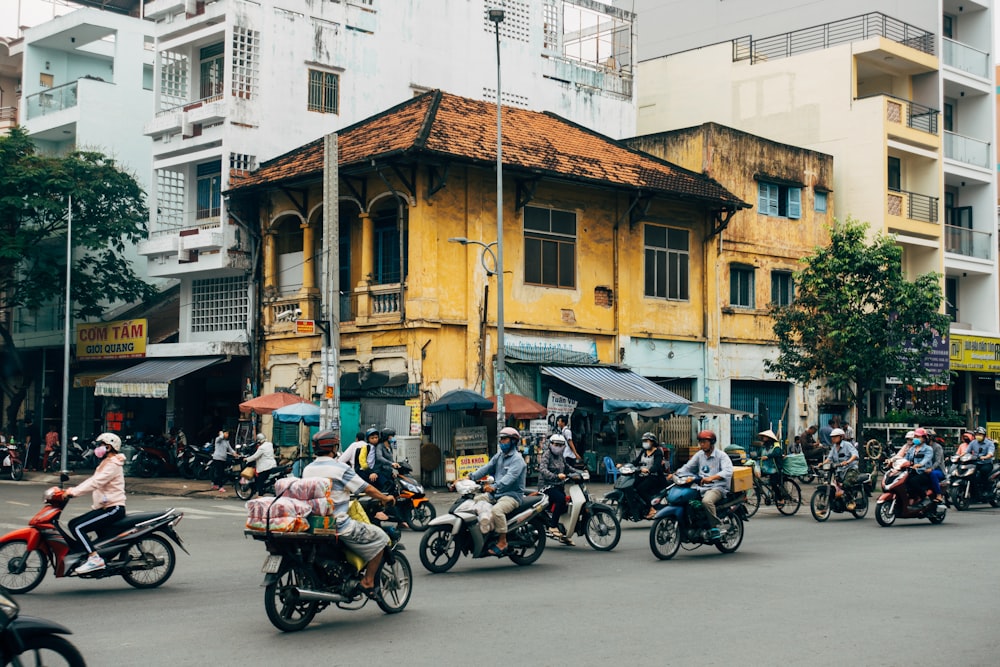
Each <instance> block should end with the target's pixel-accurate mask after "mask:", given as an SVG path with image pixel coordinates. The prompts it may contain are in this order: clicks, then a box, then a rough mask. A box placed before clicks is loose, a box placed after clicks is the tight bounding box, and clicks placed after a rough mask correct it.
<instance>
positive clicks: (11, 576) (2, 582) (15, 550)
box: [0, 540, 49, 593]
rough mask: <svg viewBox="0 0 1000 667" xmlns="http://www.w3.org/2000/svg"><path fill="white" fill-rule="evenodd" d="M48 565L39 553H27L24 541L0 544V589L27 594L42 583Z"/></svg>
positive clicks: (26, 544)
mask: <svg viewBox="0 0 1000 667" xmlns="http://www.w3.org/2000/svg"><path fill="white" fill-rule="evenodd" d="M48 568H49V564H48V561H46V560H45V557H44V556H43V555H42V552H40V551H28V543H27V542H26V541H25V540H14V541H12V542H7V543H6V544H0V589H6V590H8V591H10V592H11V593H27V592H28V591H31V590H33V589H34V588H35V587H36V586H38V584H40V583H42V579H44V578H45V573H46V571H48Z"/></svg>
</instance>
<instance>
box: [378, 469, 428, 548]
mask: <svg viewBox="0 0 1000 667" xmlns="http://www.w3.org/2000/svg"><path fill="white" fill-rule="evenodd" d="M397 472H398V475H397V476H396V477H394V478H393V485H394V487H395V488H393V489H390V490H389V491H387V493H389V494H390V495H392V496H395V497H396V504H395V505H392V506H391V507H388V508H387V509H386V513H387V514H388V515H389V520H390V521H395V522H397V523H405V524H406V525H407V526H409V527H410V529H411V530H416V531H424V530H427V527H428V526H429V525H430V523H431V520H432V519H434V518H435V517H436V516H437V510H436V509H434V505H432V504H431V501H430V499H429V498H428V497H427V494H426V493H425V492H424V487H423V485H422V484H421V483H420V482H418V481H417V480H416V478H415V477H413V466H411V465H410V464H409V463H408V462H406V461H401V462H400V463H399V468H398V469H397Z"/></svg>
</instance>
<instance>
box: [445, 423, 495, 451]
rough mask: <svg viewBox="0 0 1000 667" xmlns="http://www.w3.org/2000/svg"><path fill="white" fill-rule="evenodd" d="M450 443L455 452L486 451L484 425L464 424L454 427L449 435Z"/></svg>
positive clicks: (486, 442)
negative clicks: (452, 432) (460, 426)
mask: <svg viewBox="0 0 1000 667" xmlns="http://www.w3.org/2000/svg"><path fill="white" fill-rule="evenodd" d="M451 444H452V446H453V447H454V450H455V451H456V452H461V451H469V450H471V451H473V452H477V451H484V452H485V451H486V446H487V444H488V440H487V438H486V427H485V426H464V427H462V428H456V429H455V432H454V434H453V435H452V437H451Z"/></svg>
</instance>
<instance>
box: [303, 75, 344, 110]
mask: <svg viewBox="0 0 1000 667" xmlns="http://www.w3.org/2000/svg"><path fill="white" fill-rule="evenodd" d="M307 109H308V110H309V111H319V112H320V113H340V76H339V75H337V74H334V73H333V72H321V71H319V70H315V69H311V70H309V105H308V107H307Z"/></svg>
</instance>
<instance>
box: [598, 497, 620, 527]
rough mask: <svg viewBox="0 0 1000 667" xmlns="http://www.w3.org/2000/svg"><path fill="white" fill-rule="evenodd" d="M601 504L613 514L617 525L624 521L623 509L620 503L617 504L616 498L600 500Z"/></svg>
mask: <svg viewBox="0 0 1000 667" xmlns="http://www.w3.org/2000/svg"><path fill="white" fill-rule="evenodd" d="M601 504H603V505H607V506H608V507H610V508H611V511H612V512H613V513H614V515H615V517H616V518H617V519H618V522H619V523H621V522H622V521H624V520H625V508H624V507H622V504H621V503H620V502H618V498H607V497H605V498H602V499H601Z"/></svg>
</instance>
